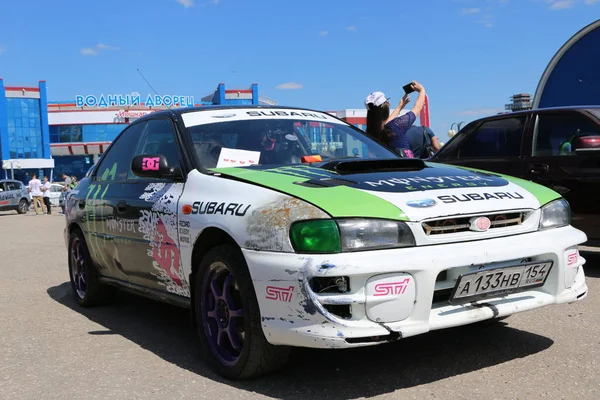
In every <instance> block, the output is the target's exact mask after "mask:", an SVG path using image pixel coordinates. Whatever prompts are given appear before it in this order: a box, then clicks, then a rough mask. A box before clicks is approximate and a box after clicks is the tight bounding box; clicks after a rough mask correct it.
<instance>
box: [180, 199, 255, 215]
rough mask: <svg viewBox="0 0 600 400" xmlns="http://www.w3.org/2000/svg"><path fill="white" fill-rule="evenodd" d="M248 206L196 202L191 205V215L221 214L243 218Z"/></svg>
mask: <svg viewBox="0 0 600 400" xmlns="http://www.w3.org/2000/svg"><path fill="white" fill-rule="evenodd" d="M250 207H251V206H250V205H245V204H241V203H219V202H216V201H211V202H206V201H196V202H194V204H192V214H221V215H227V214H229V215H235V216H237V217H243V216H244V215H246V213H247V212H248V209H249V208H250Z"/></svg>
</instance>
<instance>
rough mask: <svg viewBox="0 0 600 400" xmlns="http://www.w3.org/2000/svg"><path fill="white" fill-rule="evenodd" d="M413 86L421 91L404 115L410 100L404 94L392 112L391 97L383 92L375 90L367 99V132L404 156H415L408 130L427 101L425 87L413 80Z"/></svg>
mask: <svg viewBox="0 0 600 400" xmlns="http://www.w3.org/2000/svg"><path fill="white" fill-rule="evenodd" d="M411 87H412V88H413V89H414V90H415V91H416V92H418V93H419V96H418V97H417V101H415V105H414V107H413V108H412V110H410V111H409V112H407V113H406V114H404V115H400V111H402V109H403V108H404V107H405V106H406V105H407V104H408V103H409V102H410V98H409V97H408V95H404V96H403V97H402V99H400V102H399V103H398V105H397V106H396V108H395V109H394V111H392V112H391V113H390V103H389V101H388V100H389V98H387V97H385V94H384V93H383V92H373V93H371V94H369V95H368V96H367V98H366V99H365V106H366V107H367V134H368V135H369V136H371V137H372V138H374V139H376V140H378V141H380V142H381V143H384V144H386V145H387V146H389V147H391V148H392V149H394V150H395V151H396V153H398V154H399V155H400V156H402V157H408V158H413V157H414V155H413V154H412V151H411V150H410V146H409V143H408V138H407V136H406V131H408V128H410V127H411V126H412V124H414V122H415V120H416V119H417V115H419V114H420V113H421V110H422V109H423V104H424V103H425V88H424V87H423V85H421V84H420V83H418V82H417V81H412V82H411Z"/></svg>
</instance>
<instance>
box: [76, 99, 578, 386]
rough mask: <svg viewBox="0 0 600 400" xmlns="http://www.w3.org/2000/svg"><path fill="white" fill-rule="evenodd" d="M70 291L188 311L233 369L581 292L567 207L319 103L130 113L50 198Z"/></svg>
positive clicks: (243, 374)
mask: <svg viewBox="0 0 600 400" xmlns="http://www.w3.org/2000/svg"><path fill="white" fill-rule="evenodd" d="M66 214H67V218H66V228H65V239H66V243H67V247H68V254H69V273H70V277H71V284H72V288H73V293H74V295H75V298H76V299H77V301H78V302H79V303H80V304H81V305H83V306H91V305H95V304H99V303H101V302H102V301H105V300H107V299H108V296H109V295H110V294H111V293H112V292H113V289H114V288H115V287H119V288H125V289H128V290H133V291H135V292H136V293H139V294H141V295H145V296H151V297H153V298H156V299H159V300H161V301H165V302H170V303H173V304H176V305H181V306H183V307H189V308H190V309H191V315H192V317H193V321H194V324H195V326H196V328H197V330H198V333H199V338H200V342H201V344H202V348H203V349H204V353H205V358H206V360H207V361H208V362H209V363H210V364H211V365H212V367H213V368H214V369H215V370H216V371H217V372H218V373H220V374H221V375H223V376H225V377H228V378H232V379H242V378H248V377H252V376H257V375H260V374H264V373H266V372H269V371H272V370H274V369H277V368H280V367H282V366H283V365H284V363H285V362H286V359H287V356H288V354H289V351H290V348H291V347H316V348H349V347H356V346H366V345H374V344H380V343H385V342H389V341H393V340H398V339H402V338H406V337H409V336H414V335H419V334H424V333H426V332H428V331H431V330H435V329H444V328H449V327H454V326H459V325H465V324H470V323H475V322H478V321H483V320H488V319H502V318H505V317H507V316H509V315H511V314H514V313H516V312H523V311H529V310H534V309H536V308H540V307H543V306H547V305H551V304H561V303H571V302H575V301H579V300H582V299H583V298H585V296H586V295H587V290H588V289H587V286H586V283H585V277H584V271H583V268H582V266H583V264H584V262H585V260H584V259H583V258H582V257H581V256H580V255H579V253H578V250H577V246H578V245H579V244H581V243H583V242H585V240H586V236H585V234H584V233H583V232H581V231H579V230H577V229H575V228H573V227H572V226H570V211H569V204H568V203H567V202H566V201H565V200H563V199H562V198H561V196H560V195H559V194H558V193H556V192H554V191H552V190H550V189H548V188H545V187H543V186H539V185H536V184H533V183H531V182H528V181H523V180H519V179H516V178H512V177H508V176H502V175H499V174H494V173H489V172H484V171H475V170H470V169H467V168H461V167H453V166H445V165H441V164H433V163H428V162H424V161H422V160H419V159H402V158H398V157H397V156H395V155H394V153H392V152H391V151H390V150H389V149H387V148H385V147H384V146H382V145H380V144H378V143H376V142H374V141H373V140H371V139H370V138H369V137H367V136H366V135H365V134H364V132H362V131H360V130H359V129H357V128H355V127H353V126H352V125H350V124H348V123H346V122H344V121H342V120H340V119H338V118H336V117H334V116H332V115H329V114H327V113H323V112H318V111H313V110H307V109H298V108H283V107H262V106H254V107H244V106H238V107H233V106H229V107H202V108H188V109H179V110H167V111H161V112H156V113H153V114H150V115H149V116H147V117H143V118H140V119H138V120H136V121H135V122H133V123H132V124H130V125H129V126H128V127H127V128H126V129H125V130H124V131H123V132H121V133H120V135H119V136H118V137H117V138H116V139H115V140H114V141H113V143H112V144H111V146H110V147H109V148H108V149H107V151H106V152H105V153H104V155H103V157H102V159H101V160H100V161H99V162H98V164H97V165H96V166H95V167H94V168H93V170H92V171H90V173H89V174H88V175H87V176H86V178H85V179H83V180H82V181H81V182H80V183H79V185H78V186H77V187H76V188H75V189H74V190H73V191H72V194H71V196H70V197H69V198H68V200H67V207H66Z"/></svg>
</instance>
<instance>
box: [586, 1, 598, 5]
mask: <svg viewBox="0 0 600 400" xmlns="http://www.w3.org/2000/svg"><path fill="white" fill-rule="evenodd" d="M598 2H600V0H584V3H585V4H587V5H588V6H591V5H592V4H594V3H598Z"/></svg>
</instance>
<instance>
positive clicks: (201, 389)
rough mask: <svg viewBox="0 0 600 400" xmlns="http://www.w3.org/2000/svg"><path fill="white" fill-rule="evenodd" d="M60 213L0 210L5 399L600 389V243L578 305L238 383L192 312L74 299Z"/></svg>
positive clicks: (338, 354) (453, 395) (309, 357)
mask: <svg viewBox="0 0 600 400" xmlns="http://www.w3.org/2000/svg"><path fill="white" fill-rule="evenodd" d="M64 223H65V219H64V217H63V216H61V215H51V216H35V215H33V214H32V213H29V214H27V215H17V214H16V212H0V399H3V400H12V399H44V400H50V399H73V398H78V399H85V400H87V399H169V400H170V399H220V398H223V399H225V398H226V399H241V398H282V399H302V400H308V399H323V400H325V399H360V398H375V399H453V400H454V399H470V400H471V399H485V400H494V399H527V400H529V399H542V398H543V399H552V400H557V399H577V400H583V399H594V400H596V399H600V377H599V376H600V362H599V360H600V255H598V254H596V255H592V254H587V253H586V254H584V256H585V257H586V258H587V260H588V262H587V264H586V275H587V282H588V286H589V289H590V293H589V295H588V297H587V298H586V299H585V300H584V301H582V302H579V303H576V304H570V305H560V306H550V307H545V308H543V309H541V310H536V311H530V312H526V313H522V314H517V315H514V316H512V317H510V318H508V319H507V320H505V321H502V322H497V323H492V324H476V325H471V326H466V327H458V328H454V329H449V330H444V331H436V332H430V333H428V334H425V335H421V336H417V337H413V338H407V339H404V340H402V341H399V342H396V343H393V344H387V345H380V346H376V347H368V348H361V349H352V350H310V349H309V350H307V349H302V350H299V351H295V352H294V353H293V355H292V358H291V360H290V362H289V364H288V366H287V368H286V369H285V370H283V371H281V372H279V373H277V374H274V375H270V376H266V377H263V378H260V379H257V380H254V381H245V382H241V383H240V382H229V381H226V380H224V379H221V378H220V377H218V376H217V375H215V374H214V373H212V372H211V371H210V369H209V368H208V367H207V365H206V364H205V363H204V362H203V360H202V359H201V356H200V354H199V350H198V343H197V340H196V337H195V334H194V331H193V329H192V327H191V324H190V323H189V319H188V312H187V311H186V310H183V309H179V308H177V307H173V306H169V305H164V304H160V303H157V302H155V301H152V300H147V299H144V298H141V297H137V296H134V295H130V294H126V293H120V294H118V295H117V297H116V299H115V302H114V303H113V304H111V305H108V306H104V307H99V308H93V309H82V308H79V307H78V306H77V305H76V304H75V302H74V301H73V299H72V296H71V292H70V286H69V283H68V281H69V275H68V269H67V252H66V248H65V244H64V240H63V234H62V233H63V228H64Z"/></svg>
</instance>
